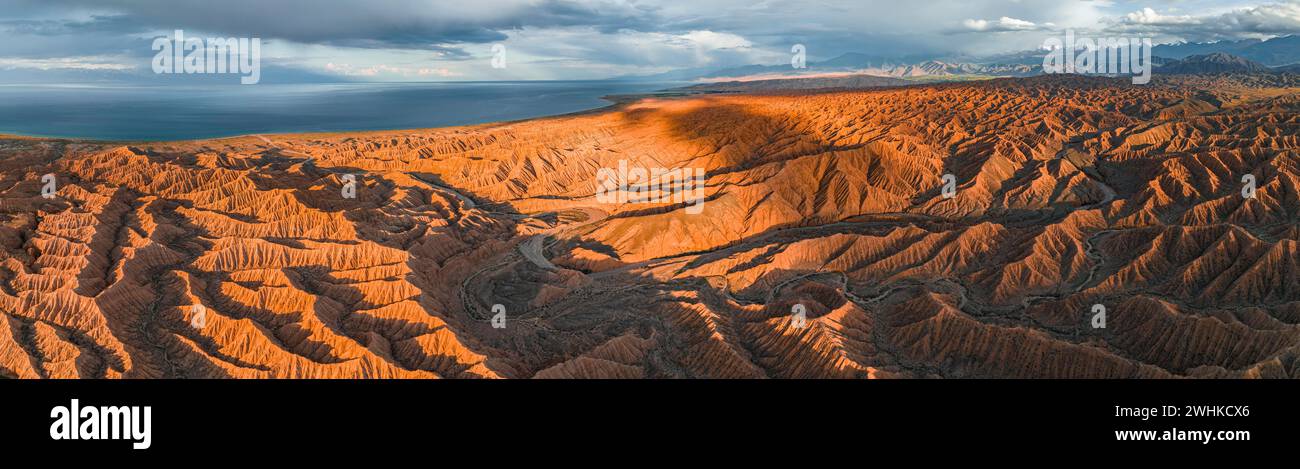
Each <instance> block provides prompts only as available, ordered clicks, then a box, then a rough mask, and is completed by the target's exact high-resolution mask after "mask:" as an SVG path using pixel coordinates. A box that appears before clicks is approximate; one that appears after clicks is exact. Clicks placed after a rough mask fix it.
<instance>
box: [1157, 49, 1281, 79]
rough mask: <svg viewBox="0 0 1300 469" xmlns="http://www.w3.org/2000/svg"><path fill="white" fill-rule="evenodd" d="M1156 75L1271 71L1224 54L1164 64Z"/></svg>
mask: <svg viewBox="0 0 1300 469" xmlns="http://www.w3.org/2000/svg"><path fill="white" fill-rule="evenodd" d="M1155 71H1156V73H1164V74H1170V75H1175V74H1177V75H1188V74H1215V73H1268V72H1272V71H1273V69H1272V68H1269V67H1268V66H1266V65H1264V64H1261V63H1259V62H1256V61H1253V60H1250V59H1247V58H1244V57H1239V56H1236V55H1232V54H1227V53H1224V52H1214V53H1211V54H1204V55H1193V56H1190V57H1187V58H1184V59H1182V60H1177V61H1173V62H1169V63H1167V64H1164V65H1163V66H1161V67H1159V68H1157V69H1156V70H1155Z"/></svg>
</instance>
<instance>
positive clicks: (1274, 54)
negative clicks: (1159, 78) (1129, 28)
mask: <svg viewBox="0 0 1300 469" xmlns="http://www.w3.org/2000/svg"><path fill="white" fill-rule="evenodd" d="M1214 53H1225V54H1232V55H1235V56H1238V57H1242V58H1245V59H1249V60H1253V61H1255V62H1259V63H1261V64H1264V65H1267V66H1270V67H1279V66H1286V65H1295V64H1298V63H1300V36H1298V35H1290V36H1282V37H1275V38H1272V39H1269V40H1266V41H1261V40H1259V39H1246V40H1241V41H1219V42H1209V43H1184V44H1168V45H1159V46H1156V47H1155V49H1154V50H1153V51H1152V54H1153V55H1156V56H1159V57H1165V58H1169V59H1183V58H1187V57H1190V56H1193V55H1209V54H1214Z"/></svg>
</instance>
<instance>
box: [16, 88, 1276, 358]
mask: <svg viewBox="0 0 1300 469" xmlns="http://www.w3.org/2000/svg"><path fill="white" fill-rule="evenodd" d="M1294 90H1295V88H1294V87H1293V85H1292V84H1278V83H1273V82H1268V81H1267V80H1264V81H1260V79H1259V78H1257V77H1246V78H1242V79H1238V80H1234V79H1231V78H1230V77H1217V78H1213V79H1207V78H1204V77H1179V78H1162V79H1161V80H1158V81H1157V83H1156V84H1154V85H1152V86H1146V87H1143V86H1132V85H1130V84H1127V83H1126V82H1124V81H1123V80H1111V79H1100V78H1097V79H1092V78H1079V77H1059V76H1049V77H1040V78H1033V79H1012V80H994V81H990V82H982V83H963V84H947V85H933V86H916V87H906V88H894V89H881V90H866V91H840V92H825V93H813V92H801V93H795V94H764V95H735V96H709V97H692V98H684V99H669V100H654V99H647V100H642V101H639V102H635V103H631V104H626V105H622V106H619V107H617V108H613V109H611V110H607V111H602V112H595V113H588V114H584V115H576V116H566V117H557V118H548V119H538V120H533V121H527V122H518V123H507V124H496V125H483V126H475V127H463V128H449V129H433V130H419V131H395V132H371V133H356V134H347V135H338V134H304V135H275V136H268V137H242V138H231V139H218V140H207V141H193V142H163V143H149V144H137V145H129V146H122V145H112V144H99V143H90V142H74V141H64V140H42V139H25V138H4V139H0V156H2V157H0V220H2V221H3V223H0V245H2V246H3V249H0V311H3V313H4V321H0V327H2V328H3V329H4V333H3V334H0V375H3V376H9V377H22V378H39V377H50V378H60V377H95V378H98V377H110V378H117V377H128V378H136V377H173V376H187V377H286V378H292V377H380V378H383V377H416V378H424V377H452V378H473V377H486V378H498V377H500V378H529V377H537V378H592V377H617V378H647V377H650V378H658V377H722V378H751V377H834V378H868V377H876V378H909V377H918V378H919V377H1098V378H1101V377H1107V378H1110V377H1121V378H1132V377H1174V376H1189V377H1296V376H1297V375H1298V374H1300V364H1298V362H1297V354H1298V351H1300V349H1297V344H1298V343H1300V342H1298V341H1300V287H1298V285H1300V264H1298V263H1300V256H1298V255H1297V248H1298V244H1300V229H1298V228H1297V219H1298V217H1300V190H1298V189H1300V94H1297V93H1296V92H1295V91H1294ZM620 162H622V163H624V165H625V166H630V167H643V168H669V169H672V168H679V169H680V168H687V169H693V168H702V169H703V170H704V171H705V174H706V177H705V181H704V182H705V184H704V187H703V188H702V191H703V192H702V195H703V196H704V197H705V199H704V202H703V206H702V207H703V208H702V213H699V214H694V213H691V207H690V206H691V203H689V202H687V201H682V200H680V199H679V200H677V201H672V200H667V201H657V202H654V203H619V202H617V201H615V202H610V201H607V200H601V199H599V198H597V197H596V194H597V188H598V187H599V186H600V184H601V183H602V181H601V179H600V177H599V176H598V175H599V174H600V170H601V169H602V168H618V167H619V165H620ZM45 174H53V175H54V177H55V181H56V188H57V193H56V194H55V196H54V197H52V198H44V197H42V196H41V191H42V189H43V187H44V185H45V184H44V182H43V181H42V176H43V175H45ZM945 174H950V175H952V178H953V179H952V180H953V186H954V187H955V194H954V196H953V197H951V198H949V197H945V196H944V190H943V186H944V183H945V181H944V175H945ZM1247 175H1250V176H1252V177H1253V178H1254V180H1255V191H1254V198H1246V197H1243V192H1242V187H1243V183H1242V178H1243V176H1247ZM350 190H353V191H354V193H355V195H356V196H355V198H352V197H345V196H344V194H345V193H348V191H350ZM1094 305H1102V306H1103V307H1104V308H1105V310H1106V319H1107V321H1106V327H1105V328H1094V327H1093V325H1092V317H1093V315H1094V312H1093V311H1094V310H1093V307H1094ZM494 319H495V321H494ZM500 319H504V321H503V322H502V321H500ZM500 326H504V327H500Z"/></svg>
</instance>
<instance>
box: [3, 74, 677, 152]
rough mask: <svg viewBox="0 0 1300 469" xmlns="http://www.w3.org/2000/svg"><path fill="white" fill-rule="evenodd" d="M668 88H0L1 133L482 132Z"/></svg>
mask: <svg viewBox="0 0 1300 469" xmlns="http://www.w3.org/2000/svg"><path fill="white" fill-rule="evenodd" d="M673 86H678V85H674V84H670V83H623V82H609V81H530V82H470V83H347V84H294V85H277V84H259V85H247V86H240V85H214V86H207V87H180V86H128V85H123V86H113V85H105V86H100V85H2V86H0V133H9V134H20V135H31V136H47V137H78V138H90V139H100V140H184V139H198V138H212V137H229V136H234V135H246V134H260V133H288V132H338V131H348V130H389V129H414V128H426V127H445V126H455V125H469V124H480V123H484V122H497V121H507V120H517V119H527V118H533V117H541V116H550V115H557V114H566V113H570V112H577V111H583V110H588V109H595V108H600V107H604V106H607V105H609V104H610V103H609V102H608V101H605V100H603V99H601V97H602V96H606V95H612V94H635V93H644V92H650V91H656V90H662V89H666V88H671V87H673Z"/></svg>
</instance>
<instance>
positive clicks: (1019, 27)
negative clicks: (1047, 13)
mask: <svg viewBox="0 0 1300 469" xmlns="http://www.w3.org/2000/svg"><path fill="white" fill-rule="evenodd" d="M1046 25H1050V23H1047V24H1045V25H1044V26H1046ZM962 26H965V27H966V29H969V30H971V31H1033V30H1035V29H1039V28H1040V27H1043V26H1040V25H1038V24H1035V23H1034V22H1033V21H1025V20H1022V19H1017V18H1011V17H1009V16H1003V17H1001V18H998V19H997V20H995V21H989V20H977V19H967V20H966V21H963V22H962Z"/></svg>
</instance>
